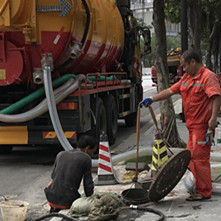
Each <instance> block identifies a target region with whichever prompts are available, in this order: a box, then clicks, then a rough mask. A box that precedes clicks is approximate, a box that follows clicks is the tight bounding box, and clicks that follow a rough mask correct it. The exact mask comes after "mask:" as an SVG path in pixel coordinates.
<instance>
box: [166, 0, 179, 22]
mask: <svg viewBox="0 0 221 221" xmlns="http://www.w3.org/2000/svg"><path fill="white" fill-rule="evenodd" d="M164 2H165V16H166V20H168V21H170V22H171V23H174V24H177V23H179V22H180V7H181V6H180V0H165V1H164Z"/></svg>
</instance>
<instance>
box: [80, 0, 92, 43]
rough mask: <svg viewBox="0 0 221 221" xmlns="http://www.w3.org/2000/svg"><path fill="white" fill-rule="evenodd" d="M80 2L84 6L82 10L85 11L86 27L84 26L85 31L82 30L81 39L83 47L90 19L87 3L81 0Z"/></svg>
mask: <svg viewBox="0 0 221 221" xmlns="http://www.w3.org/2000/svg"><path fill="white" fill-rule="evenodd" d="M81 1H82V4H83V5H84V8H85V10H86V15H87V18H86V26H85V29H84V34H83V37H82V39H81V45H84V43H85V40H86V37H87V34H88V31H89V27H90V21H91V17H90V9H89V7H88V4H87V2H86V1H85V0H81Z"/></svg>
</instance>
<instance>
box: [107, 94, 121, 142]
mask: <svg viewBox="0 0 221 221" xmlns="http://www.w3.org/2000/svg"><path fill="white" fill-rule="evenodd" d="M104 104H105V108H106V115H107V136H108V140H109V144H110V145H112V144H114V143H115V141H116V137H117V130H118V123H117V119H118V113H117V105H116V101H115V98H114V96H113V95H109V96H107V97H105V100H104Z"/></svg>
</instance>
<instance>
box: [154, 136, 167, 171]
mask: <svg viewBox="0 0 221 221" xmlns="http://www.w3.org/2000/svg"><path fill="white" fill-rule="evenodd" d="M167 160H168V155H167V147H166V145H165V143H164V142H163V140H162V139H160V138H159V135H156V137H155V139H154V145H153V154H152V166H151V170H152V171H153V172H158V170H159V169H160V167H161V165H162V164H163V163H165V162H166V161H167Z"/></svg>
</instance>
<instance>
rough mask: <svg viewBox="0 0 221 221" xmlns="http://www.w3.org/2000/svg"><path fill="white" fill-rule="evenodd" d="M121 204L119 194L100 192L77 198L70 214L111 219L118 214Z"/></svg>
mask: <svg viewBox="0 0 221 221" xmlns="http://www.w3.org/2000/svg"><path fill="white" fill-rule="evenodd" d="M121 205H122V201H121V196H120V195H119V194H117V193H108V192H105V193H104V192H98V193H94V194H93V195H92V196H90V197H85V196H83V197H81V198H79V199H77V200H75V201H74V202H73V204H72V206H71V208H70V210H69V213H68V214H69V215H70V216H72V217H77V216H88V218H89V220H91V221H103V220H110V219H111V218H115V217H116V216H117V215H118V213H119V210H120V206H121Z"/></svg>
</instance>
